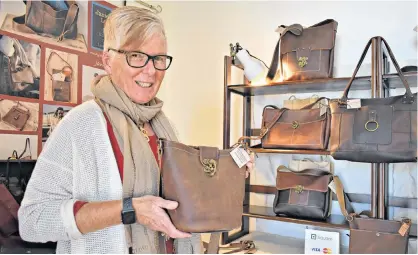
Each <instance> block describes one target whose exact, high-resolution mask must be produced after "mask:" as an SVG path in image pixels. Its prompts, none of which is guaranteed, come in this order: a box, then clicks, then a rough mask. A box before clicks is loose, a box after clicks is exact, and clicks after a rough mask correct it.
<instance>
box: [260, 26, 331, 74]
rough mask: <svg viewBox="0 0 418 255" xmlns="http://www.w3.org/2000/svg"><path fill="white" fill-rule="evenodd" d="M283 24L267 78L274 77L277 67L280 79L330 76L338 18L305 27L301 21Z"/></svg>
mask: <svg viewBox="0 0 418 255" xmlns="http://www.w3.org/2000/svg"><path fill="white" fill-rule="evenodd" d="M282 27H284V28H285V30H284V31H283V32H282V33H281V35H280V38H279V40H278V42H277V45H276V48H275V49H274V55H273V59H272V61H271V65H270V69H269V72H268V74H267V78H268V79H270V80H273V79H274V78H275V76H276V74H277V71H279V75H280V77H282V78H283V80H309V79H321V78H331V77H332V75H333V66H334V47H335V38H336V34H337V27H338V22H337V21H335V20H333V19H327V20H324V21H322V22H320V23H318V24H315V25H313V26H310V27H308V28H303V27H302V26H301V25H300V24H293V25H290V26H282ZM279 64H280V68H279V70H277V68H278V66H279Z"/></svg>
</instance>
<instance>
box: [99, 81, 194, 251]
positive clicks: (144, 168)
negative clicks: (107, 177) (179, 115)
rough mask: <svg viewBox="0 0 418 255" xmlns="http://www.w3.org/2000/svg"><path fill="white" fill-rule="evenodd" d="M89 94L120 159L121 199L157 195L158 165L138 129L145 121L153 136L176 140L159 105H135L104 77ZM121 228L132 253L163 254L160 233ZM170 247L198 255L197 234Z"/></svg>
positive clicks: (154, 101)
mask: <svg viewBox="0 0 418 255" xmlns="http://www.w3.org/2000/svg"><path fill="white" fill-rule="evenodd" d="M91 91H92V93H93V95H94V96H95V97H96V98H98V99H100V103H101V105H102V108H103V110H104V112H105V114H106V115H107V116H108V118H109V121H110V122H111V124H112V126H113V128H114V130H115V135H116V137H117V140H118V144H119V147H120V148H121V151H122V153H123V156H124V161H123V164H124V167H123V168H124V169H123V196H124V197H129V196H132V197H141V196H144V195H153V196H158V195H159V180H160V175H159V166H158V164H157V161H156V160H155V157H154V154H153V153H152V151H151V148H150V146H149V144H148V141H147V139H146V137H145V136H144V135H143V133H142V132H141V131H140V129H139V126H141V127H142V126H143V125H144V123H146V122H149V123H150V125H151V127H152V129H153V131H154V132H155V134H156V135H157V137H159V138H166V139H168V140H173V141H177V137H176V135H175V133H174V131H173V128H172V127H171V125H170V123H169V121H168V119H167V117H166V116H165V115H164V113H163V112H162V110H161V108H162V106H163V102H162V101H161V100H159V99H158V98H154V99H152V100H151V101H150V102H149V103H147V104H136V103H134V102H132V101H131V100H130V99H129V97H128V96H127V95H126V94H125V93H124V92H123V91H122V90H121V89H120V88H119V87H118V86H116V85H114V84H113V82H112V81H111V79H110V76H108V75H101V76H97V77H96V79H95V80H94V81H93V83H92V87H91ZM125 229H126V237H127V242H128V245H129V246H130V247H132V248H133V252H134V253H163V252H164V251H165V249H164V247H159V243H160V242H161V240H160V238H164V237H163V236H161V233H158V232H156V231H153V230H151V229H148V228H146V227H145V226H143V225H141V224H132V225H130V226H126V228H125ZM174 247H175V250H176V252H178V253H201V241H200V235H199V234H193V236H192V237H191V238H185V239H176V240H175V242H174Z"/></svg>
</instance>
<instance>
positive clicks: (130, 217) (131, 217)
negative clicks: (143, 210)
mask: <svg viewBox="0 0 418 255" xmlns="http://www.w3.org/2000/svg"><path fill="white" fill-rule="evenodd" d="M135 221H136V219H135V211H128V212H124V213H123V214H122V222H123V224H133V223H135Z"/></svg>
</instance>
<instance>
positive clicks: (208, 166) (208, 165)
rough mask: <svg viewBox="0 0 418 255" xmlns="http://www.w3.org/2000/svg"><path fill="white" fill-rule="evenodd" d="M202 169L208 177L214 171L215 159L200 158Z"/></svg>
mask: <svg viewBox="0 0 418 255" xmlns="http://www.w3.org/2000/svg"><path fill="white" fill-rule="evenodd" d="M202 165H203V171H204V172H205V173H206V174H207V175H208V176H210V177H212V176H214V175H215V173H216V160H214V159H203V160H202Z"/></svg>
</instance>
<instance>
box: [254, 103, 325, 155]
mask: <svg viewBox="0 0 418 255" xmlns="http://www.w3.org/2000/svg"><path fill="white" fill-rule="evenodd" d="M323 99H325V98H324V97H321V98H318V99H317V100H316V101H315V102H314V103H312V104H309V105H307V106H305V107H303V108H302V109H300V110H289V109H286V108H280V109H279V108H277V107H276V106H273V105H267V106H265V107H264V110H263V120H262V127H261V135H260V137H261V145H262V147H263V148H269V149H278V148H283V149H307V150H309V149H312V150H325V149H327V146H328V140H329V134H330V125H331V115H330V111H329V107H328V105H325V104H321V106H320V107H319V108H314V106H315V104H316V103H317V102H319V101H321V100H323Z"/></svg>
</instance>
